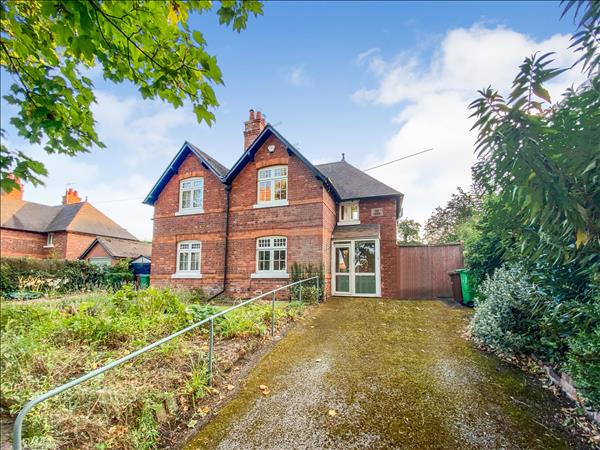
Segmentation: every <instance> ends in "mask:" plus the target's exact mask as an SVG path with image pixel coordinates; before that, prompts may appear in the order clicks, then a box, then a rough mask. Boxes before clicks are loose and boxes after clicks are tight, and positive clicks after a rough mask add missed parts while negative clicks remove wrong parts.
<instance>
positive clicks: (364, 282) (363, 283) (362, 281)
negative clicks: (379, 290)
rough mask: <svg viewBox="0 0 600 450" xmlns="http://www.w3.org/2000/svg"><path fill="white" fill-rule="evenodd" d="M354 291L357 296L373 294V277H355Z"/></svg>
mask: <svg viewBox="0 0 600 450" xmlns="http://www.w3.org/2000/svg"><path fill="white" fill-rule="evenodd" d="M354 289H355V290H356V293H357V294H375V292H376V291H375V275H360V276H359V275H357V276H355V277H354Z"/></svg>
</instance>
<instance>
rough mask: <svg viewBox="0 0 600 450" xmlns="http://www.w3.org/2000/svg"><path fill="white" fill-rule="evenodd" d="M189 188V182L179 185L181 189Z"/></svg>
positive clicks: (190, 184) (190, 185)
mask: <svg viewBox="0 0 600 450" xmlns="http://www.w3.org/2000/svg"><path fill="white" fill-rule="evenodd" d="M191 187H192V182H191V181H184V182H183V183H181V189H189V188H191Z"/></svg>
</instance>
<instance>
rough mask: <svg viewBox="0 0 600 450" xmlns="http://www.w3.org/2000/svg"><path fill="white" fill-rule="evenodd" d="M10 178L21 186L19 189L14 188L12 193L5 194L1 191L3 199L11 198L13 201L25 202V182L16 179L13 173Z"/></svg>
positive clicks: (9, 175)
mask: <svg viewBox="0 0 600 450" xmlns="http://www.w3.org/2000/svg"><path fill="white" fill-rule="evenodd" d="M8 178H10V179H11V180H13V181H14V182H15V183H17V184H18V185H19V187H18V188H14V189H13V190H12V191H10V192H4V191H3V190H0V191H1V192H2V197H4V198H10V199H13V200H23V189H24V186H23V182H22V181H21V180H19V179H18V178H16V177H15V176H14V175H13V174H12V173H11V174H8Z"/></svg>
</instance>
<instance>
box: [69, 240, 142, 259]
mask: <svg viewBox="0 0 600 450" xmlns="http://www.w3.org/2000/svg"><path fill="white" fill-rule="evenodd" d="M96 245H101V246H102V247H103V248H104V250H106V253H108V254H109V255H110V256H112V257H113V258H137V257H139V256H144V257H146V258H150V257H151V255H152V243H151V242H141V241H132V240H129V239H118V238H112V237H104V236H98V237H97V238H96V239H94V241H93V242H92V243H91V244H90V245H89V247H88V248H87V249H85V251H84V252H83V253H82V254H81V256H80V257H79V259H83V258H85V257H86V256H87V254H88V253H89V252H90V251H91V250H92V249H93V248H94V247H95V246H96Z"/></svg>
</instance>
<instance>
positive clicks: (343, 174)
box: [316, 161, 404, 200]
mask: <svg viewBox="0 0 600 450" xmlns="http://www.w3.org/2000/svg"><path fill="white" fill-rule="evenodd" d="M316 167H317V169H319V171H320V172H322V173H323V174H324V175H325V176H327V177H328V178H329V179H330V180H331V183H332V184H333V186H334V187H335V190H336V191H337V192H338V194H339V195H340V199H341V200H357V199H361V198H372V197H385V196H400V197H403V196H404V194H402V193H401V192H398V191H397V190H396V189H393V188H391V187H389V186H388V185H387V184H383V183H382V182H381V181H379V180H376V179H375V178H373V177H372V176H370V175H367V174H366V173H364V172H363V171H362V170H360V169H358V168H356V167H354V166H353V165H352V164H349V163H347V162H346V161H336V162H332V163H328V164H319V165H318V166H316Z"/></svg>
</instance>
